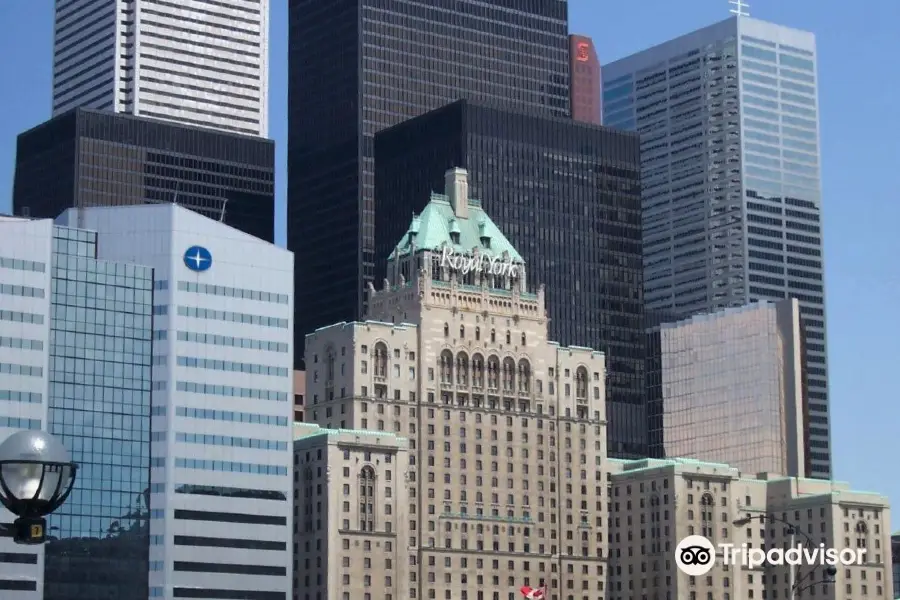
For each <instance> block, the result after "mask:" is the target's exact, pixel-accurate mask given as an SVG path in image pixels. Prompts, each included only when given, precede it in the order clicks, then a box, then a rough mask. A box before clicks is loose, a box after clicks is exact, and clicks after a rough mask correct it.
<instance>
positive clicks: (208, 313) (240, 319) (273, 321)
mask: <svg viewBox="0 0 900 600" xmlns="http://www.w3.org/2000/svg"><path fill="white" fill-rule="evenodd" d="M168 309H169V307H168V306H155V307H154V308H153V314H156V315H165V314H168V312H169V311H168ZM178 315H179V316H182V317H194V318H195V319H214V320H217V321H229V322H231V323H247V324H250V325H261V326H263V327H280V328H281V329H287V328H288V320H287V319H280V318H277V317H265V316H260V315H250V314H247V313H239V312H231V311H227V310H212V309H209V308H197V307H194V306H179V307H178Z"/></svg>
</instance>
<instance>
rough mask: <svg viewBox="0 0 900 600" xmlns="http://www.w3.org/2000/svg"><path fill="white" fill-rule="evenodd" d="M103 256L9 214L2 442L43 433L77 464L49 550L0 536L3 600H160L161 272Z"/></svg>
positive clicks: (0, 376)
mask: <svg viewBox="0 0 900 600" xmlns="http://www.w3.org/2000/svg"><path fill="white" fill-rule="evenodd" d="M96 252H97V234H96V233H95V232H93V231H86V230H83V229H72V228H68V227H59V226H56V225H54V224H53V222H52V221H50V220H49V219H42V220H30V219H17V218H14V217H0V281H2V282H3V283H2V284H0V441H2V440H3V439H5V437H6V436H7V435H9V434H10V433H12V432H13V431H15V430H17V429H25V428H28V429H46V430H47V431H49V432H50V433H52V434H53V435H55V436H56V437H58V438H59V439H60V441H61V442H62V443H63V445H65V447H66V448H67V449H68V450H69V451H70V453H71V454H72V459H73V460H74V461H75V462H76V463H78V466H79V469H78V478H77V479H76V481H75V486H74V488H73V490H72V494H71V495H70V496H69V498H68V499H67V501H66V502H65V503H64V504H63V505H62V506H61V507H60V508H59V509H58V510H57V511H56V512H54V513H53V514H52V515H51V516H50V518H49V520H48V536H49V540H48V542H47V543H46V544H44V545H41V546H17V545H13V543H12V541H11V540H7V539H3V538H5V535H0V597H2V598H3V599H4V600H38V599H41V598H43V599H44V600H70V599H72V598H95V599H98V600H146V598H148V595H149V589H148V578H147V574H148V569H149V551H150V550H149V546H150V540H149V537H148V533H149V519H150V510H149V508H148V498H149V492H150V387H151V386H150V363H151V343H152V334H151V329H152V328H151V320H152V309H153V308H152V304H153V302H152V298H153V269H151V268H149V267H143V266H138V265H133V264H127V263H119V262H112V261H104V260H97V259H96V256H97V254H96ZM11 518H12V516H11V515H9V514H8V513H5V512H4V511H2V510H0V523H3V524H4V525H5V524H7V523H8V522H9V520H11ZM0 531H3V532H4V533H6V532H8V529H5V528H3V527H0Z"/></svg>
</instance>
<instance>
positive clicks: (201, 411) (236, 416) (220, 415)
mask: <svg viewBox="0 0 900 600" xmlns="http://www.w3.org/2000/svg"><path fill="white" fill-rule="evenodd" d="M150 414H151V415H153V416H165V414H166V407H165V406H154V407H153V409H152V411H151V413H150ZM175 414H176V415H177V416H179V417H190V418H192V419H208V420H211V421H230V422H232V423H252V424H256V425H275V426H279V427H287V426H288V418H287V417H276V416H274V415H260V414H257V413H245V412H235V411H230V410H212V409H208V408H188V407H185V406H179V407H176V409H175Z"/></svg>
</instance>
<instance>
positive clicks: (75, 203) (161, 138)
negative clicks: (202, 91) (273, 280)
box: [12, 108, 275, 242]
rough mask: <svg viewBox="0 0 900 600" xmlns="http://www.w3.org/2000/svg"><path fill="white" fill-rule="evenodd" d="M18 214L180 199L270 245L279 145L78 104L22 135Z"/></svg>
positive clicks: (17, 180)
mask: <svg viewBox="0 0 900 600" xmlns="http://www.w3.org/2000/svg"><path fill="white" fill-rule="evenodd" d="M12 203H13V212H14V213H15V214H16V215H22V216H26V217H39V218H42V219H55V218H56V217H57V215H59V214H60V213H61V212H63V211H64V210H66V209H67V208H73V207H76V208H84V207H88V206H119V205H125V204H160V203H162V204H169V203H175V204H179V205H181V206H184V207H185V208H189V209H191V210H193V211H195V212H198V213H200V214H202V215H204V216H207V217H209V218H211V219H215V220H217V221H220V220H221V221H223V222H224V223H225V224H226V225H230V226H231V227H234V228H235V229H240V230H241V231H244V232H246V233H249V234H250V235H253V236H256V237H258V238H260V239H263V240H266V241H268V242H271V241H273V240H274V237H275V143H274V142H273V141H272V140H267V139H264V138H260V137H256V136H250V135H239V134H236V133H230V132H226V131H215V130H213V129H209V128H201V127H194V126H191V125H184V124H181V123H175V122H167V121H161V120H157V119H151V118H147V117H135V116H132V115H129V114H125V113H119V114H116V113H112V112H103V111H99V110H93V109H88V108H75V109H72V110H70V111H68V112H66V113H63V114H60V115H57V116H55V117H53V118H52V119H50V120H49V121H45V122H44V123H41V124H40V125H38V126H36V127H33V128H31V129H29V130H28V131H26V132H24V133H21V134H19V137H18V139H17V140H16V167H15V181H14V184H13V201H12Z"/></svg>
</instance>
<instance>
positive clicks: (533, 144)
mask: <svg viewBox="0 0 900 600" xmlns="http://www.w3.org/2000/svg"><path fill="white" fill-rule="evenodd" d="M375 156H376V170H375V182H376V188H375V197H376V203H377V206H378V210H377V211H376V213H375V248H376V253H377V255H378V257H379V258H381V259H383V260H386V258H387V256H388V255H389V254H390V252H391V250H392V249H393V247H394V245H395V244H396V243H397V240H399V239H401V238H402V237H403V234H404V233H405V231H406V228H407V226H408V224H409V219H410V216H411V215H412V214H413V213H419V212H421V210H422V209H423V208H424V206H425V204H426V203H427V202H428V199H429V197H430V192H431V191H434V190H441V189H443V185H444V184H443V181H444V173H445V172H446V171H447V170H448V169H450V168H452V167H462V168H464V169H467V170H468V172H469V195H470V197H472V198H477V199H480V200H481V202H482V206H483V207H484V210H485V212H486V213H488V214H489V215H491V218H492V219H493V220H494V222H495V223H496V224H497V226H498V227H499V228H500V230H501V231H503V232H504V234H505V235H506V237H507V238H508V239H509V241H510V242H511V243H512V244H513V246H515V247H516V248H517V249H518V251H519V252H520V253H521V254H522V256H523V258H524V259H525V261H526V263H527V264H528V265H529V278H530V282H531V284H532V285H538V284H544V285H545V286H546V298H547V310H548V316H549V318H550V322H549V331H550V333H549V335H550V339H552V340H555V341H558V342H559V343H561V344H563V345H566V346H569V345H573V346H584V347H589V348H597V349H599V350H602V351H603V352H605V353H606V357H607V370H608V380H607V398H608V401H609V404H608V406H607V415H608V422H609V428H608V435H609V451H610V453H611V454H612V455H613V456H620V457H627V456H646V452H647V442H646V413H645V411H644V406H643V386H644V380H643V377H644V376H643V373H644V336H643V333H642V331H643V330H642V318H641V314H642V295H641V211H640V185H639V171H638V169H639V157H638V139H637V136H635V135H633V134H627V133H621V132H616V131H613V130H610V129H606V128H603V127H599V126H596V125H591V124H586V123H579V122H576V121H573V120H570V119H566V118H557V117H549V116H548V117H543V116H537V115H529V114H524V113H519V112H513V111H509V110H504V109H501V108H498V107H494V106H488V105H485V104H479V103H476V102H471V101H465V100H462V101H458V102H455V103H453V104H450V105H448V106H446V107H443V108H441V109H438V110H435V111H432V112H430V113H428V114H426V115H423V116H421V117H418V118H416V119H412V120H410V121H407V122H405V123H402V124H400V125H397V126H395V127H392V128H390V129H388V130H385V131H383V132H381V133H379V134H378V135H376V137H375ZM379 264H381V263H379ZM383 273H384V271H383V270H382V271H380V272H379V273H378V279H379V281H380V280H381V279H382V278H383V277H384V274H383Z"/></svg>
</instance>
